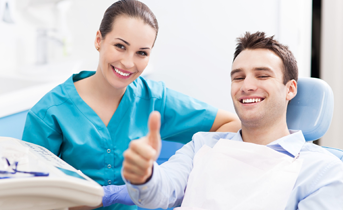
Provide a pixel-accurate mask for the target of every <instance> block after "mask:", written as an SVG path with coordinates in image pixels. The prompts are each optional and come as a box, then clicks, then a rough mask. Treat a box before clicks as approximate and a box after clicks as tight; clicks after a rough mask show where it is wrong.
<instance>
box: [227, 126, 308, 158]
mask: <svg viewBox="0 0 343 210" xmlns="http://www.w3.org/2000/svg"><path fill="white" fill-rule="evenodd" d="M289 132H290V135H287V136H284V137H282V138H279V139H277V140H275V141H273V142H271V143H269V144H268V145H267V146H268V147H270V148H271V149H274V150H278V151H280V149H281V150H283V151H286V152H288V153H290V154H292V155H293V156H297V155H298V154H299V152H300V151H301V148H302V146H303V145H304V144H305V142H306V140H305V138H304V135H303V133H302V131H301V130H289ZM231 140H235V141H241V142H243V139H242V135H241V130H239V131H238V132H237V133H236V134H235V135H234V136H233V137H232V139H231ZM280 152H282V151H280Z"/></svg>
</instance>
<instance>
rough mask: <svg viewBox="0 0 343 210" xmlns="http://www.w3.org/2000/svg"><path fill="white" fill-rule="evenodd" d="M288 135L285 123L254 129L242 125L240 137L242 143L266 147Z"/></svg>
mask: <svg viewBox="0 0 343 210" xmlns="http://www.w3.org/2000/svg"><path fill="white" fill-rule="evenodd" d="M289 134H290V133H289V130H288V128H287V124H286V122H284V123H283V122H282V123H276V124H273V125H268V126H255V127H247V126H244V125H243V124H242V133H241V135H242V139H243V141H244V142H250V143H255V144H261V145H267V144H269V143H271V142H273V141H275V140H277V139H279V138H282V137H284V136H287V135H289Z"/></svg>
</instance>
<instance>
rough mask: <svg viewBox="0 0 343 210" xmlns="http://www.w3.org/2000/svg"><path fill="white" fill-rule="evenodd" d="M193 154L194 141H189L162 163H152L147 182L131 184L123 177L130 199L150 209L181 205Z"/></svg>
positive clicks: (191, 166)
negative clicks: (151, 173) (151, 171)
mask: <svg viewBox="0 0 343 210" xmlns="http://www.w3.org/2000/svg"><path fill="white" fill-rule="evenodd" d="M194 155H195V152H194V141H191V142H189V143H188V144H186V145H185V146H183V147H182V148H181V149H180V150H178V151H177V152H176V154H175V155H174V156H172V157H171V158H170V159H169V160H168V161H167V162H165V163H163V164H162V165H158V164H157V163H154V166H153V175H152V177H151V179H150V180H149V181H148V182H147V183H145V184H142V185H133V184H130V183H129V182H127V181H126V180H125V179H124V178H123V179H124V180H125V182H126V185H127V189H128V192H129V194H130V197H131V199H132V201H133V202H134V203H135V204H136V205H138V206H140V207H143V208H152V209H154V208H164V209H166V208H169V207H173V206H179V205H181V203H182V200H183V197H184V194H185V189H186V186H187V180H188V176H189V174H190V173H191V171H192V168H193V157H194Z"/></svg>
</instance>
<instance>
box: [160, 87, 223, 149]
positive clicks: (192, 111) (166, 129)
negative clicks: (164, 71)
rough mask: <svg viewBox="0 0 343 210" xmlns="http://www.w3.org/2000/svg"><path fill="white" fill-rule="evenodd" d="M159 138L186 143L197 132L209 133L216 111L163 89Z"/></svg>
mask: <svg viewBox="0 0 343 210" xmlns="http://www.w3.org/2000/svg"><path fill="white" fill-rule="evenodd" d="M164 102H165V104H164V109H163V113H161V114H162V119H163V122H162V126H161V137H162V139H163V140H167V141H175V142H179V143H184V144H185V143H187V142H189V141H190V140H191V139H192V136H193V135H194V134H195V133H196V132H199V131H205V132H207V131H209V130H210V129H211V127H212V125H213V122H214V120H215V118H216V115H217V112H218V109H217V108H215V107H213V106H211V105H209V104H206V103H204V102H202V101H199V100H197V99H195V98H192V97H189V96H187V95H185V94H182V93H179V92H177V91H174V90H170V89H168V88H166V89H165V101H164Z"/></svg>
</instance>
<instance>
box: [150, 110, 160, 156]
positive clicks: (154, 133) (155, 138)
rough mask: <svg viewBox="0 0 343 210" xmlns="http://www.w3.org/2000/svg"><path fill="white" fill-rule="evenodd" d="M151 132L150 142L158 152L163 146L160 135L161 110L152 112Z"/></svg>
mask: <svg viewBox="0 0 343 210" xmlns="http://www.w3.org/2000/svg"><path fill="white" fill-rule="evenodd" d="M148 126H149V134H148V140H149V144H150V145H151V146H152V148H154V149H155V150H156V151H157V152H159V150H160V147H161V136H160V127H161V115H160V113H159V112H157V111H154V112H152V113H151V114H150V117H149V124H148Z"/></svg>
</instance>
